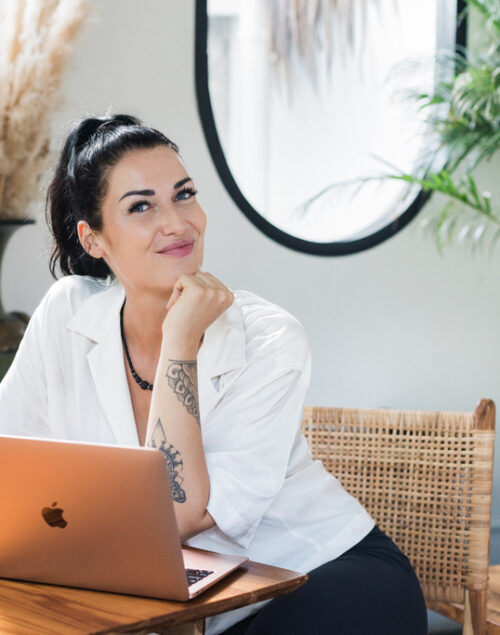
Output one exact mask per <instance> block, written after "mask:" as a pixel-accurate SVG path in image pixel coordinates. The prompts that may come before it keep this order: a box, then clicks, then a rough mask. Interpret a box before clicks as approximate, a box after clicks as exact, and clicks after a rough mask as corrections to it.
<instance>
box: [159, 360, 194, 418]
mask: <svg viewBox="0 0 500 635" xmlns="http://www.w3.org/2000/svg"><path fill="white" fill-rule="evenodd" d="M169 362H171V364H170V366H169V367H168V368H167V378H168V385H169V386H170V387H171V388H172V389H173V391H174V393H175V394H176V396H177V399H178V400H179V401H180V402H181V403H182V404H184V407H185V408H186V410H187V411H188V412H189V414H191V415H193V417H194V418H195V419H196V421H197V422H198V425H200V409H199V406H198V369H197V364H196V360H194V361H182V360H175V359H170V360H169Z"/></svg>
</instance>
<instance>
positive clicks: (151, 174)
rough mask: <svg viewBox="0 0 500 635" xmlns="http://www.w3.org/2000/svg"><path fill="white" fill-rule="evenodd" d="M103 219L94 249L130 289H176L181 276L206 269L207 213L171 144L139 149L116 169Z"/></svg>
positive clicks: (112, 172) (111, 176) (110, 179)
mask: <svg viewBox="0 0 500 635" xmlns="http://www.w3.org/2000/svg"><path fill="white" fill-rule="evenodd" d="M102 219H103V224H102V229H101V230H100V231H99V232H93V237H92V242H93V249H92V250H91V252H90V253H91V254H92V255H93V256H97V257H102V258H104V260H105V261H106V263H107V264H108V266H109V267H110V268H111V270H112V271H113V272H114V273H115V275H116V276H117V278H118V279H119V280H120V282H121V283H122V284H123V285H124V286H125V288H126V290H128V291H129V292H130V291H131V290H132V289H137V290H150V291H152V292H158V291H160V292H162V291H165V292H170V291H171V289H172V288H173V286H174V285H175V282H176V281H177V279H178V278H179V276H181V275H182V274H184V273H187V274H193V273H196V272H197V271H199V270H200V268H201V264H202V260H203V236H204V233H205V226H206V216H205V214H204V212H203V210H202V209H201V207H200V205H199V204H198V201H197V200H196V190H195V187H194V183H193V181H192V180H191V179H190V177H189V176H188V174H187V172H186V169H185V168H184V166H183V164H182V163H181V161H180V159H179V157H178V155H177V153H176V152H175V151H174V150H172V149H171V148H169V147H167V146H157V147H155V148H151V149H147V150H133V151H130V152H128V153H127V154H125V155H124V156H123V157H122V159H121V160H120V161H119V162H118V163H117V164H116V165H115V166H114V167H113V168H111V170H110V171H109V172H108V178H107V191H106V195H105V197H104V201H103V204H102ZM79 233H80V235H82V234H81V230H80V228H79ZM82 242H84V241H83V240H82Z"/></svg>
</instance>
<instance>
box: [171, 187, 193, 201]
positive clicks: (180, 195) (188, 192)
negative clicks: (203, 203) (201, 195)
mask: <svg viewBox="0 0 500 635" xmlns="http://www.w3.org/2000/svg"><path fill="white" fill-rule="evenodd" d="M197 194H198V190H195V189H194V188H193V187H184V188H182V190H180V191H179V192H177V195H176V199H177V200H179V201H187V200H188V199H190V198H192V197H193V196H196V195H197Z"/></svg>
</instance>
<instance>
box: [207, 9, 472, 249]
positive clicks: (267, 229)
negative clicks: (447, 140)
mask: <svg viewBox="0 0 500 635" xmlns="http://www.w3.org/2000/svg"><path fill="white" fill-rule="evenodd" d="M466 6H467V1H466V0H457V27H456V37H455V46H456V48H460V49H462V50H463V49H465V47H466V45H467V18H466V12H465V10H466ZM460 17H461V19H460ZM207 35H208V14H207V0H196V18H195V84H196V98H197V106H198V114H199V116H200V120H201V124H202V128H203V132H204V134H205V140H206V143H207V146H208V149H209V152H210V155H211V157H212V160H213V162H214V165H215V168H216V170H217V172H218V174H219V177H220V178H221V180H222V182H223V183H224V186H225V188H226V190H227V191H228V193H229V195H230V196H231V198H232V199H233V201H234V202H235V203H236V205H237V206H238V207H239V208H240V210H241V211H242V212H243V213H244V214H245V216H246V217H247V218H248V219H249V220H250V222H251V223H253V225H255V226H256V227H257V228H258V229H260V230H261V231H262V232H263V233H264V234H265V235H266V236H268V237H269V238H271V239H272V240H274V241H276V242H278V243H280V244H281V245H284V246H285V247H289V248H290V249H293V250H295V251H300V252H302V253H306V254H312V255H315V256H345V255H349V254H354V253H357V252H360V251H364V250H366V249H370V248H371V247H375V246H376V245H378V244H379V243H381V242H383V241H384V240H387V239H388V238H390V237H391V236H393V235H394V234H395V233H396V232H398V231H399V230H401V229H403V227H405V226H406V225H407V224H408V223H409V222H410V221H411V220H412V219H413V218H414V217H415V216H416V215H417V214H418V212H419V211H420V210H421V209H422V207H423V206H424V204H425V203H426V202H427V201H428V200H429V198H430V193H426V192H423V191H420V192H419V194H418V195H417V196H416V198H415V200H414V201H413V202H412V203H411V204H410V206H409V207H408V208H407V209H406V210H405V211H404V212H403V213H402V214H401V215H400V216H398V218H396V219H395V220H394V221H392V222H391V223H389V224H388V225H386V226H385V227H383V228H382V229H380V230H378V231H376V232H374V233H373V234H370V235H369V236H365V237H364V238H360V239H357V240H350V241H339V242H330V243H317V242H313V241H309V240H303V239H302V238H297V237H296V236H292V235H291V234H287V233H286V232H284V231H282V230H281V229H278V228H277V227H276V226H275V225H273V224H272V223H270V222H269V221H267V220H266V219H265V218H264V217H263V216H262V215H261V214H259V212H258V211H257V210H256V209H255V208H254V207H253V206H252V205H251V204H250V203H249V202H248V200H247V199H246V198H245V196H244V195H243V193H242V192H241V190H240V188H239V187H238V184H237V183H236V181H235V180H234V177H233V175H232V173H231V170H230V168H229V166H228V164H227V161H226V157H225V155H224V150H223V149H222V145H221V142H220V139H219V135H218V134H217V127H216V125H215V119H214V115H213V110H212V102H211V100H210V92H209V88H208V52H207V40H208V37H207Z"/></svg>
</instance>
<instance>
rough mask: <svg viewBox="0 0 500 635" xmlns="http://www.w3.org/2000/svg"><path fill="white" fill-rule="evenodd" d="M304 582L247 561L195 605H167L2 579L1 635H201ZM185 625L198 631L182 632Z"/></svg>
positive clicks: (295, 575)
mask: <svg viewBox="0 0 500 635" xmlns="http://www.w3.org/2000/svg"><path fill="white" fill-rule="evenodd" d="M306 580H307V576H306V575H304V574H300V573H296V572H294V571H288V570H287V569H279V568H277V567H271V566H268V565H265V564H259V563H256V562H247V563H246V564H244V565H243V566H242V567H240V568H239V569H237V570H236V571H234V572H233V573H231V574H230V575H229V576H228V577H227V578H225V579H224V580H222V581H221V582H218V583H217V584H215V585H214V586H213V587H212V588H211V589H208V590H207V591H205V592H204V593H202V594H201V595H200V596H198V597H197V598H195V599H194V600H191V601H190V602H170V601H167V600H155V599H151V598H143V597H135V596H132V595H119V594H115V593H104V592H101V591H88V590H85V589H75V588H69V587H62V586H53V585H49V584H36V583H31V582H17V581H14V580H5V579H0V633H2V635H6V634H7V633H9V634H13V633H16V634H20V633H22V634H23V635H25V634H26V635H28V634H29V635H33V634H34V633H36V634H37V635H59V634H60V635H63V634H64V635H73V634H77V633H78V634H81V633H86V634H89V633H94V634H97V633H136V634H139V633H140V634H145V633H150V632H152V631H156V632H161V633H167V632H168V633H169V634H170V633H185V632H202V630H199V628H200V621H201V624H202V623H203V618H205V617H208V616H210V615H215V614H217V613H223V612H224V611H229V610H231V609H235V608H238V607H240V606H245V605H247V604H253V603H255V602H260V601H261V600H266V599H269V598H272V597H275V596H277V595H281V594H283V593H288V592H290V591H293V590H295V589H296V588H297V587H299V586H300V585H301V584H303V583H304V582H305V581H306ZM183 624H184V625H185V624H192V625H193V624H197V626H196V627H191V628H190V629H189V630H186V627H182V626H179V625H183ZM196 628H198V630H196Z"/></svg>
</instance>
